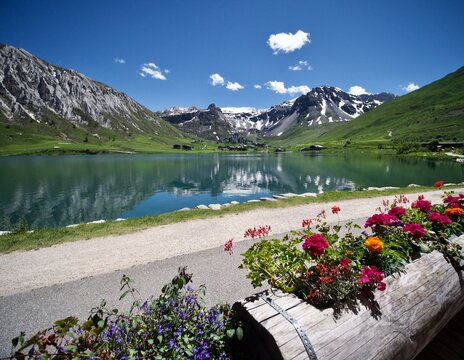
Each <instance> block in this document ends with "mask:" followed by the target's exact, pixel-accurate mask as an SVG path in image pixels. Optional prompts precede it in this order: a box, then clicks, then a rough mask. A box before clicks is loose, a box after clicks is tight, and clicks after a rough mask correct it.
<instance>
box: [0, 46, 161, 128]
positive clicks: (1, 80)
mask: <svg viewBox="0 0 464 360" xmlns="http://www.w3.org/2000/svg"><path fill="white" fill-rule="evenodd" d="M0 110H1V111H2V112H3V113H4V115H5V116H6V117H7V118H8V119H10V121H19V120H21V119H23V120H24V119H27V118H30V119H32V120H34V121H36V122H38V123H42V122H46V121H47V114H55V115H56V116H59V117H61V118H64V119H66V120H67V121H70V122H71V123H72V124H73V125H74V126H77V127H83V128H85V127H89V126H93V124H98V125H99V126H102V127H105V128H108V129H111V130H116V131H122V132H144V131H148V130H149V129H148V128H149V127H151V126H153V125H155V126H160V123H159V118H157V117H156V116H154V115H153V114H152V113H151V112H150V111H149V110H148V109H146V108H145V107H143V106H142V105H140V104H138V103H137V102H135V101H134V100H132V99H131V98H130V97H129V96H127V95H126V94H124V93H121V92H119V91H116V90H114V89H112V88H111V87H109V86H107V85H105V84H103V83H100V82H97V81H92V80H90V79H89V78H88V77H86V76H85V75H83V74H80V73H79V72H77V71H74V70H66V69H63V68H61V67H58V66H54V65H51V64H49V63H47V62H45V61H43V60H41V59H38V58H37V57H35V56H33V55H31V54H30V53H29V52H27V51H26V50H23V49H18V48H15V47H13V46H8V45H4V46H2V47H0Z"/></svg>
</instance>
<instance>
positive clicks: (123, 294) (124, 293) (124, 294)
mask: <svg viewBox="0 0 464 360" xmlns="http://www.w3.org/2000/svg"><path fill="white" fill-rule="evenodd" d="M129 293H130V290H126V291H124V292H123V293H122V295H121V296H120V297H119V300H122V299H124V298H125V297H126V295H127V294H129Z"/></svg>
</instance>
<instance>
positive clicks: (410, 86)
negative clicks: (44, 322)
mask: <svg viewBox="0 0 464 360" xmlns="http://www.w3.org/2000/svg"><path fill="white" fill-rule="evenodd" d="M419 88H420V86H419V85H417V84H414V83H409V84H408V86H405V87H403V88H402V89H403V90H404V91H406V92H407V93H410V92H411V91H414V90H417V89H419Z"/></svg>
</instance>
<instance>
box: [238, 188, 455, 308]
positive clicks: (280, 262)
mask: <svg viewBox="0 0 464 360" xmlns="http://www.w3.org/2000/svg"><path fill="white" fill-rule="evenodd" d="M407 204H409V199H407V198H406V197H405V196H397V197H395V201H394V202H393V203H390V202H388V201H384V202H383V204H382V206H381V207H379V208H378V209H377V210H378V212H377V213H375V214H373V215H372V216H370V217H369V218H368V219H367V221H366V222H365V226H364V227H365V230H364V231H362V232H361V230H363V229H361V228H360V226H358V225H355V224H353V223H347V224H346V225H345V226H344V227H342V226H339V225H334V226H331V225H328V224H327V223H326V222H325V217H326V215H325V212H321V213H320V214H318V215H317V216H316V217H315V218H313V219H303V221H302V225H303V227H304V230H302V231H293V232H292V233H291V234H290V235H288V236H285V237H284V238H283V240H267V239H264V240H261V241H259V242H256V243H255V244H253V245H252V246H251V247H250V248H249V249H248V250H247V251H246V252H245V253H244V254H243V262H242V265H241V266H242V267H244V268H246V269H247V270H248V275H247V276H248V278H249V279H250V280H251V283H252V285H253V286H255V287H257V286H261V285H262V283H263V282H268V283H269V284H270V285H271V286H272V287H273V288H277V289H279V290H282V291H283V292H286V293H294V294H296V295H297V296H299V297H300V298H302V299H304V300H306V301H308V302H309V303H310V304H312V305H314V306H316V307H319V308H326V307H334V306H335V307H339V306H344V304H348V303H350V302H351V301H354V300H356V298H357V297H358V296H359V295H360V294H366V293H372V292H374V291H375V290H378V291H384V290H385V288H386V284H385V282H384V281H383V280H384V278H385V276H388V275H391V274H395V273H401V272H402V271H404V270H403V269H404V266H405V265H406V264H408V263H410V262H411V261H412V260H414V259H416V258H418V257H420V256H422V255H424V254H426V253H430V252H432V251H433V250H438V251H439V252H441V253H442V254H443V255H444V256H445V257H446V258H447V259H448V260H449V261H450V262H451V263H452V264H455V265H456V264H458V263H459V261H460V259H461V258H462V256H461V254H460V250H461V246H460V245H459V244H457V243H455V242H452V241H450V239H452V238H453V236H454V237H455V236H459V235H461V234H462V233H464V194H459V195H457V196H454V195H453V194H452V193H447V194H446V195H445V196H444V198H443V202H442V203H441V204H435V205H432V203H431V202H430V201H428V200H426V199H424V197H423V196H419V197H418V198H417V199H416V200H415V201H413V202H412V203H411V206H410V207H409V206H406V205H407ZM339 211H341V209H340V208H339V207H338V206H334V207H332V212H333V213H334V214H337V213H338V212H339ZM342 232H343V233H344V234H343V235H342ZM356 232H357V234H355V233H356ZM360 232H361V233H360ZM229 248H230V244H229Z"/></svg>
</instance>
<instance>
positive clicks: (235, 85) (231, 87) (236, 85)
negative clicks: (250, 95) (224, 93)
mask: <svg viewBox="0 0 464 360" xmlns="http://www.w3.org/2000/svg"><path fill="white" fill-rule="evenodd" d="M226 88H227V89H229V90H232V91H237V90H242V89H243V86H242V85H240V84H239V83H238V82H230V81H228V82H227V85H226Z"/></svg>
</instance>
